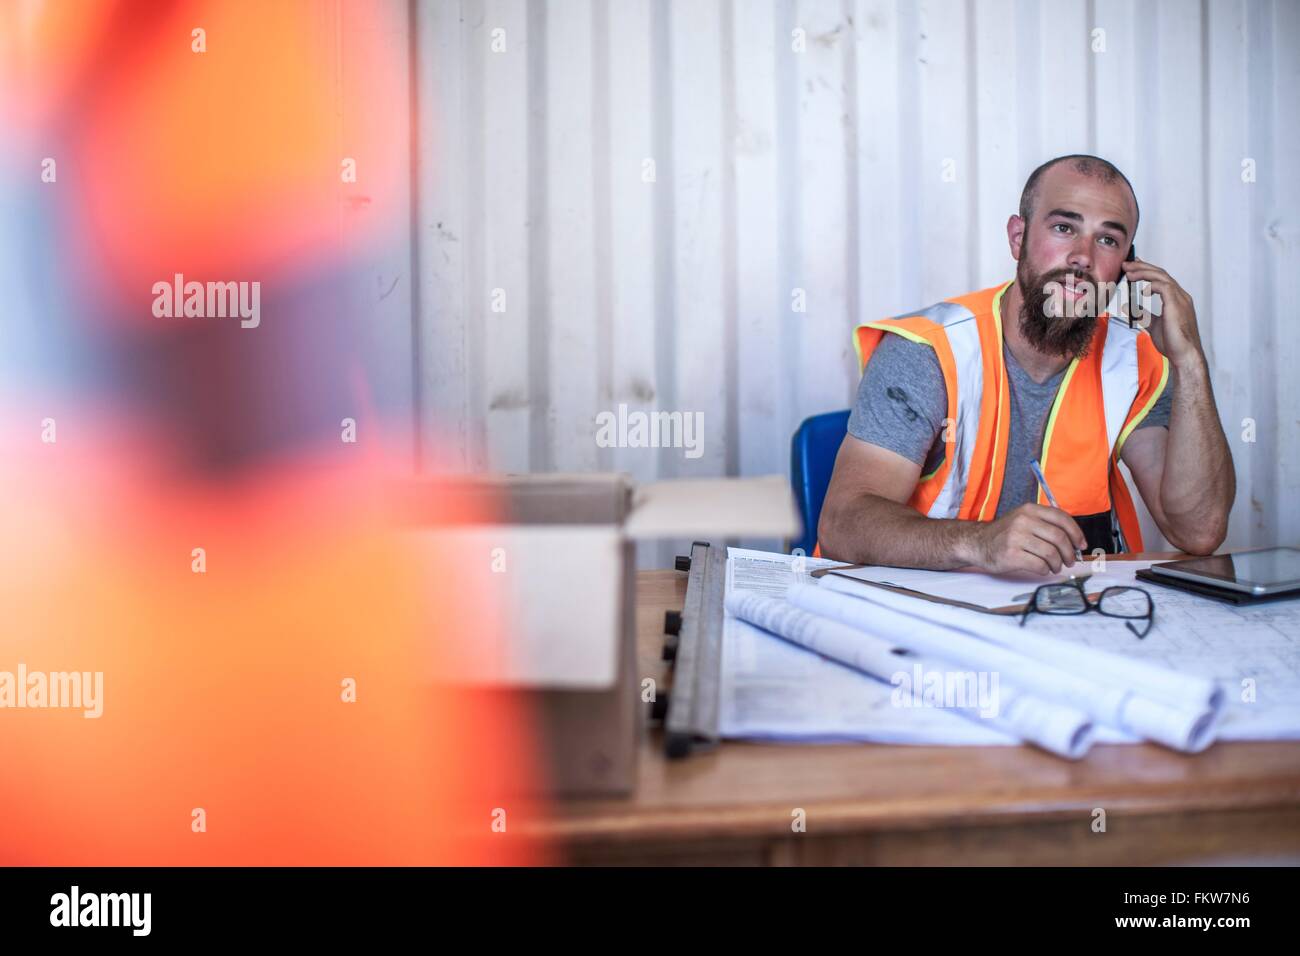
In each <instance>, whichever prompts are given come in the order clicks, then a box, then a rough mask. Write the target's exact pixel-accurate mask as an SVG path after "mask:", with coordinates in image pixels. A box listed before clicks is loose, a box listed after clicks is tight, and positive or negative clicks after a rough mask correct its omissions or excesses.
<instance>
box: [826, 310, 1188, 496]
mask: <svg viewBox="0 0 1300 956" xmlns="http://www.w3.org/2000/svg"><path fill="white" fill-rule="evenodd" d="M1003 356H1004V357H1005V360H1006V365H1007V381H1008V382H1009V383H1010V386H1011V389H1010V399H1011V425H1010V430H1009V439H1008V442H1007V466H1006V472H1005V473H1004V475H1003V478H1002V496H1001V498H999V499H998V510H997V517H1001V516H1002V515H1004V514H1006V513H1007V512H1008V511H1011V510H1013V509H1015V508H1018V507H1019V506H1020V505H1023V504H1025V503H1026V502H1032V501H1034V500H1035V499H1036V498H1037V496H1038V485H1037V482H1035V480H1034V473H1033V471H1032V470H1031V469H1030V467H1029V463H1030V462H1031V461H1033V460H1035V459H1037V458H1038V455H1039V452H1040V451H1041V450H1042V447H1043V432H1044V430H1045V429H1046V426H1047V415H1048V413H1049V412H1050V411H1051V409H1052V402H1053V401H1054V400H1055V398H1056V392H1057V389H1059V388H1060V385H1061V379H1062V378H1064V377H1065V370H1064V369H1062V370H1061V371H1060V372H1058V373H1057V374H1056V375H1053V376H1052V377H1051V378H1049V379H1048V380H1047V381H1045V382H1043V383H1041V384H1039V383H1038V382H1035V381H1034V380H1033V379H1032V378H1030V377H1029V375H1028V373H1026V372H1025V370H1024V369H1022V368H1021V367H1020V363H1019V362H1017V361H1016V359H1015V356H1014V355H1012V354H1011V350H1010V349H1008V348H1006V347H1005V346H1004V347H1003ZM1172 405H1173V380H1172V379H1170V380H1169V381H1168V382H1166V384H1165V390H1164V392H1163V393H1161V395H1160V397H1159V398H1158V399H1157V400H1156V403H1155V405H1154V406H1153V407H1152V409H1151V411H1150V412H1148V413H1147V416H1146V418H1144V419H1142V421H1141V423H1140V424H1139V425H1138V426H1137V427H1138V428H1151V427H1157V426H1158V427H1163V428H1168V427H1169V410H1170V407H1171V406H1172ZM947 416H948V390H947V387H946V386H945V384H944V381H943V371H942V370H941V369H940V368H939V360H938V358H936V357H935V354H934V349H932V348H930V347H929V346H928V345H922V344H921V343H919V342H913V341H911V340H909V339H905V338H903V337H902V336H901V335H893V334H890V333H886V334H885V336H884V337H883V338H882V339H881V340H880V343H879V344H878V345H877V346H876V349H875V351H874V352H872V353H871V359H870V360H869V361H868V362H867V367H866V370H865V371H864V372H863V375H862V381H861V383H860V384H859V385H858V396H857V399H856V401H855V402H854V404H853V411H852V413H851V414H850V415H849V434H850V435H852V436H853V437H854V438H858V439H861V440H862V441H865V442H869V443H870V444H872V445H878V446H880V447H881V448H888V449H889V450H890V451H893V452H897V453H898V454H900V455H902V456H903V457H904V458H907V459H909V460H911V461H914V462H916V463H917V464H918V465H920V466H921V474H923V475H928V474H930V473H931V472H932V471H934V470H935V469H936V468H938V467H939V465H940V463H941V462H942V461H943V454H944V443H943V440H942V432H943V420H944V419H945V418H946V417H947Z"/></svg>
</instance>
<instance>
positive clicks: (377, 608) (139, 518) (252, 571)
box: [0, 419, 540, 865]
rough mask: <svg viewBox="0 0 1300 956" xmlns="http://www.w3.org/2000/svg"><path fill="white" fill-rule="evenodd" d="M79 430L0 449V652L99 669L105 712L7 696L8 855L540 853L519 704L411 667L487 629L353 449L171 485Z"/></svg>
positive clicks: (217, 859)
mask: <svg viewBox="0 0 1300 956" xmlns="http://www.w3.org/2000/svg"><path fill="white" fill-rule="evenodd" d="M11 422H12V419H11ZM87 424H88V423H85V422H83V423H81V426H80V427H82V428H85V427H86V425H87ZM94 426H95V427H93V428H92V429H88V431H89V432H90V433H92V434H94V435H96V436H99V438H98V444H97V445H96V446H91V445H90V444H89V443H88V442H86V441H85V440H84V439H83V440H80V441H79V440H77V439H76V438H75V437H73V436H72V435H69V436H68V438H67V439H61V440H60V441H59V442H56V443H55V444H50V445H41V444H40V443H39V441H38V439H37V433H36V431H35V430H33V429H27V433H28V434H27V435H24V436H23V437H22V438H21V439H19V438H17V437H16V436H15V435H14V434H13V433H12V432H11V433H9V434H7V435H6V436H5V439H6V440H5V442H4V445H3V447H2V448H0V450H2V451H3V458H4V461H5V462H6V465H7V466H8V467H6V468H5V470H4V472H3V473H2V474H0V501H3V502H4V503H5V504H4V509H3V511H0V606H3V607H4V608H5V626H4V631H3V636H0V671H8V672H10V673H14V672H16V670H17V668H18V665H19V664H20V663H21V664H23V665H25V668H26V671H27V672H28V673H29V674H30V673H33V672H65V671H81V672H96V671H99V672H102V673H103V695H102V696H103V699H102V702H101V705H102V715H101V716H99V717H98V718H87V717H85V716H83V710H82V709H77V708H60V709H56V708H50V707H44V708H23V709H18V708H10V707H6V708H3V709H0V766H3V767H4V768H5V772H4V774H3V775H0V864H40V865H57V864H68V865H72V864H76V865H91V864H97V865H140V864H481V863H531V862H537V861H539V859H540V857H539V856H538V855H537V852H536V850H535V848H533V847H530V846H529V845H528V844H526V843H525V842H524V841H522V840H521V839H519V838H516V837H514V836H513V835H512V832H511V823H512V822H516V823H517V822H518V821H522V820H525V819H527V818H528V817H529V816H531V815H532V814H534V813H535V812H536V808H534V807H531V806H530V805H529V804H528V802H527V801H526V800H523V799H522V798H520V797H519V796H518V793H519V792H520V791H521V790H523V789H526V788H527V787H528V786H529V784H530V782H531V780H530V777H531V770H530V763H529V753H528V750H527V746H526V744H527V740H526V736H525V728H526V727H527V721H526V719H525V717H524V715H523V714H522V713H520V712H519V710H518V708H516V707H515V706H514V705H513V704H512V703H511V702H510V701H509V700H506V699H503V698H500V697H497V698H494V699H492V700H491V701H490V702H489V701H487V700H485V699H481V698H478V697H476V696H474V695H473V694H470V693H468V692H466V691H454V690H451V689H441V690H439V689H436V688H433V687H431V686H429V685H427V684H425V683H424V682H423V681H422V680H421V676H420V675H421V673H422V672H426V673H427V661H428V655H429V653H430V652H431V649H433V648H436V647H437V646H438V642H440V641H442V642H446V641H452V640H463V639H474V638H475V637H483V636H485V635H486V634H487V632H488V630H489V629H491V628H493V627H499V626H502V624H503V622H500V621H494V620H493V618H492V610H491V608H487V607H484V606H483V605H482V604H481V603H479V602H476V601H475V599H474V595H473V594H471V593H466V591H465V589H464V586H463V582H462V581H461V580H459V576H458V574H457V572H456V570H455V563H454V562H455V560H456V556H455V555H448V556H447V559H446V564H445V566H444V567H440V568H435V569H429V568H427V567H425V568H420V567H418V566H417V565H415V564H413V563H412V562H410V561H409V560H407V559H408V557H409V556H408V555H407V554H405V552H404V550H403V546H402V545H401V544H400V540H399V539H398V538H397V537H395V536H394V535H392V534H391V533H390V532H389V531H388V529H387V528H386V527H385V524H384V522H383V519H382V517H381V516H380V508H379V506H380V505H381V504H382V502H380V501H379V496H378V493H377V487H378V486H377V485H376V484H374V483H372V482H370V481H369V477H368V476H367V474H366V473H365V472H364V470H363V469H350V470H342V469H340V468H339V467H338V466H337V463H334V464H333V465H332V466H331V467H329V468H327V469H322V468H320V467H318V465H319V464H320V463H319V462H310V461H298V462H296V463H295V464H294V465H292V466H288V465H280V466H278V467H277V468H276V469H275V470H274V471H270V472H266V473H264V474H262V475H261V476H260V477H259V478H258V479H257V480H254V481H248V482H246V483H245V484H243V485H238V486H234V487H230V486H221V485H214V486H212V487H210V488H209V487H205V486H201V485H184V484H177V483H175V482H170V481H169V480H168V479H169V477H174V476H168V475H167V474H164V473H162V472H160V471H151V470H150V465H149V464H146V462H147V461H148V459H143V460H141V459H140V458H138V457H137V455H138V453H140V452H141V451H142V450H143V448H144V447H145V446H144V445H137V444H136V443H135V442H134V440H133V439H131V438H129V437H124V436H123V435H122V434H121V433H114V431H113V430H112V429H111V428H110V427H109V426H108V425H107V424H106V423H104V422H96V423H94ZM28 436H30V437H28ZM131 459H135V460H134V461H131ZM128 462H130V463H128ZM446 507H447V510H448V512H449V514H450V513H451V512H452V511H454V510H455V509H456V508H457V507H458V506H457V505H456V503H454V502H447V503H446ZM196 548H202V549H203V551H202V553H201V555H200V554H199V553H197V552H195V551H194V549H196ZM200 556H201V557H202V559H203V561H204V563H205V565H206V569H205V570H202V571H198V570H196V568H197V567H199V565H198V564H196V562H197V561H198V559H199V557H200ZM422 606H433V607H436V608H437V609H438V611H439V614H438V617H437V619H435V620H432V621H431V620H429V619H428V618H427V615H426V614H425V613H424V612H423V611H422V610H421V607H422ZM348 680H351V681H354V682H355V683H354V685H353V686H354V688H355V701H354V702H349V701H347V700H346V699H345V698H346V697H347V691H348V686H347V684H346V683H345V682H346V681H348ZM200 809H201V810H202V811H203V820H204V823H205V825H206V832H196V821H197V820H198V819H199V816H198V815H197V814H196V813H195V811H196V810H200ZM494 824H496V825H495V826H494ZM515 829H516V830H517V829H518V827H517V826H516V828H515Z"/></svg>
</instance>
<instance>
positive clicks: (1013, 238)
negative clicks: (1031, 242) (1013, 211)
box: [1007, 215, 1025, 262]
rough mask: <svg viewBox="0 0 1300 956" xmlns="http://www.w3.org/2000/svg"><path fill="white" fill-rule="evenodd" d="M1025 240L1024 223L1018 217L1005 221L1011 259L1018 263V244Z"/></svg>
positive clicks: (1013, 216) (1014, 216)
mask: <svg viewBox="0 0 1300 956" xmlns="http://www.w3.org/2000/svg"><path fill="white" fill-rule="evenodd" d="M1024 240H1025V221H1024V220H1023V219H1021V218H1020V217H1019V216H1018V215H1012V216H1011V218H1009V219H1008V220H1007V244H1008V245H1009V246H1011V258H1012V259H1015V260H1016V261H1017V262H1019V261H1020V244H1021V243H1022V242H1024Z"/></svg>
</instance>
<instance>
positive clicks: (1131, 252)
mask: <svg viewBox="0 0 1300 956" xmlns="http://www.w3.org/2000/svg"><path fill="white" fill-rule="evenodd" d="M1137 257H1138V256H1137V243H1132V244H1130V245H1129V247H1128V255H1126V256H1125V257H1124V261H1125V262H1132V261H1133V260H1135V259H1136V258H1137ZM1124 284H1125V286H1126V288H1127V293H1128V294H1127V299H1128V327H1129V328H1130V329H1131V328H1133V322H1134V317H1133V312H1134V311H1135V310H1134V308H1133V306H1135V305H1136V304H1137V301H1136V300H1135V299H1134V298H1133V295H1134V293H1133V283H1132V282H1129V280H1128V273H1127V272H1125V273H1124Z"/></svg>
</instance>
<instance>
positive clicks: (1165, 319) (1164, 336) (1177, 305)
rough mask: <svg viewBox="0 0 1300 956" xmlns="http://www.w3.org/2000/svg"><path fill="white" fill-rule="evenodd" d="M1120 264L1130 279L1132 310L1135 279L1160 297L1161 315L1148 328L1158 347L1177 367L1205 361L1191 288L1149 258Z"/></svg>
mask: <svg viewBox="0 0 1300 956" xmlns="http://www.w3.org/2000/svg"><path fill="white" fill-rule="evenodd" d="M1120 267H1121V268H1122V269H1123V270H1124V276H1125V278H1127V279H1128V280H1129V303H1130V305H1129V307H1130V309H1132V307H1133V303H1134V302H1135V301H1136V299H1137V295H1136V291H1135V288H1134V285H1133V284H1134V283H1135V282H1145V283H1147V284H1148V285H1149V286H1150V289H1151V291H1152V292H1154V293H1156V294H1157V295H1159V296H1160V301H1161V310H1160V315H1159V316H1154V317H1153V318H1152V320H1151V321H1150V325H1149V328H1148V331H1149V332H1150V333H1151V338H1152V339H1153V340H1154V341H1155V344H1156V348H1158V349H1159V350H1160V351H1161V353H1163V355H1164V356H1165V358H1167V359H1169V362H1170V364H1172V365H1173V366H1174V367H1175V368H1177V367H1182V366H1185V365H1186V364H1187V363H1188V362H1203V361H1204V360H1205V357H1204V354H1203V353H1202V351H1201V333H1200V331H1199V329H1198V328H1197V325H1196V307H1195V304H1194V303H1193V302H1192V297H1191V296H1190V295H1188V294H1187V291H1186V290H1185V289H1184V288H1183V287H1182V286H1180V285H1179V284H1178V283H1177V282H1176V281H1175V280H1174V278H1173V277H1172V276H1171V275H1170V274H1169V273H1168V272H1166V271H1165V270H1164V269H1161V268H1160V267H1159V266H1155V265H1152V264H1151V263H1149V262H1146V261H1145V260H1142V259H1137V258H1134V259H1132V260H1130V261H1126V262H1123V263H1121V266H1120ZM1149 314H1150V313H1148V315H1149Z"/></svg>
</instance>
